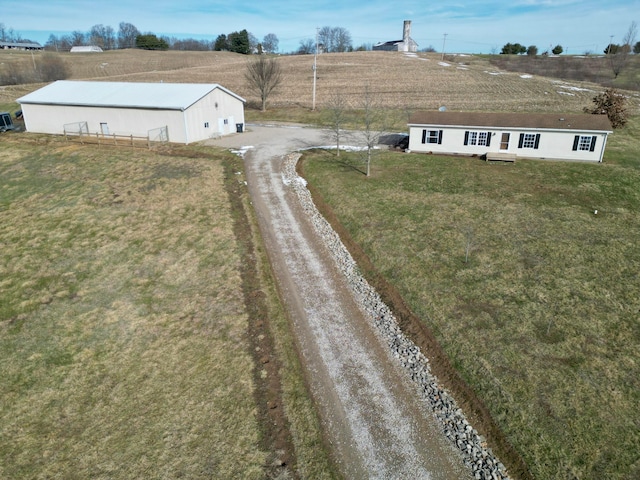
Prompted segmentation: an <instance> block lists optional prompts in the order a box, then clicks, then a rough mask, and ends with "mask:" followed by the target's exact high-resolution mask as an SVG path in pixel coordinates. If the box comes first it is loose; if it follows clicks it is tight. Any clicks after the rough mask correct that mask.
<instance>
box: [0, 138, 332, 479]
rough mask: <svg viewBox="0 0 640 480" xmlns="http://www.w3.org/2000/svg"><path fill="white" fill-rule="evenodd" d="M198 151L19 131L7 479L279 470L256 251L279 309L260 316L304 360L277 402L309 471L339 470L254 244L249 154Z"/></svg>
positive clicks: (3, 324)
mask: <svg viewBox="0 0 640 480" xmlns="http://www.w3.org/2000/svg"><path fill="white" fill-rule="evenodd" d="M194 148H195V149H189V148H186V149H184V148H183V150H181V152H182V153H184V155H182V154H181V152H178V153H175V152H174V153H173V154H172V155H160V154H158V153H156V152H149V151H146V150H132V149H129V148H113V147H111V148H104V147H103V148H99V147H95V146H84V147H83V146H79V145H70V144H65V143H64V140H60V139H59V138H56V137H45V136H24V134H12V135H8V136H6V137H4V138H3V148H2V155H0V379H2V380H1V381H0V478H7V479H17V478H78V479H80V478H82V479H86V478H109V479H112V478H123V479H124V478H127V479H129V478H145V479H146V478H221V479H222V478H224V479H229V478H243V479H244V478H265V476H266V475H269V472H272V471H273V470H272V465H270V464H269V463H268V462H270V461H271V458H272V457H270V454H273V453H274V452H273V450H274V446H273V445H265V443H264V439H263V436H262V433H261V432H263V431H265V430H268V427H265V425H263V424H261V422H262V421H263V420H261V418H260V415H258V413H257V412H258V411H259V410H260V408H266V407H265V406H260V407H259V406H258V405H257V404H256V402H257V401H258V398H257V397H256V395H255V391H256V378H261V377H262V376H263V375H264V372H263V371H256V364H255V361H254V359H253V357H252V355H253V354H252V350H254V348H253V344H252V343H251V341H250V339H249V338H248V322H249V317H250V315H254V314H250V313H248V310H247V304H246V297H245V295H244V294H243V291H244V289H245V288H246V285H245V286H243V279H242V273H241V272H242V271H246V259H244V258H243V255H248V256H249V257H250V258H253V261H256V260H255V258H254V254H253V253H252V252H250V251H245V250H247V248H252V247H251V244H254V245H255V248H256V252H257V255H258V256H260V257H261V259H260V260H258V261H257V265H258V271H259V272H258V274H259V276H260V279H253V280H252V284H251V285H250V288H261V285H262V288H264V293H265V294H266V295H263V296H262V297H261V298H264V299H265V300H264V305H266V306H265V307H264V308H266V309H267V310H262V311H260V310H259V309H256V307H255V305H254V306H252V309H253V310H254V311H257V312H258V314H259V315H261V317H260V324H262V323H265V321H266V319H267V318H268V317H267V315H269V316H271V321H270V322H266V325H269V324H270V323H271V324H273V325H272V328H273V329H274V330H273V332H274V333H273V334H274V335H277V342H276V349H277V354H278V355H279V356H280V357H287V360H286V361H285V363H284V364H283V365H282V366H281V372H280V374H281V375H282V376H283V385H282V389H283V398H284V402H285V405H279V406H278V408H284V409H286V412H287V415H288V422H289V424H290V428H291V431H292V435H293V437H294V440H293V442H294V444H295V445H296V452H295V455H296V456H297V459H296V460H297V467H296V468H297V470H298V471H300V472H306V473H307V474H308V475H309V476H310V477H311V476H313V477H314V478H331V475H332V473H331V468H330V466H329V465H328V460H327V457H326V452H325V451H324V446H323V444H322V441H321V437H320V432H319V425H318V422H317V418H316V417H315V414H314V411H313V406H312V404H311V402H310V400H309V398H308V396H307V393H306V389H305V386H304V382H303V381H302V379H301V372H300V367H299V364H298V363H297V359H296V358H295V349H294V347H293V343H292V339H291V337H290V336H289V334H288V332H287V321H286V317H285V316H284V314H283V312H282V307H281V306H280V304H279V301H278V297H277V294H276V292H275V290H274V287H273V284H272V283H271V282H272V280H271V279H270V273H269V270H268V269H267V268H266V265H267V263H266V258H265V256H264V252H263V251H262V252H261V250H260V249H261V246H260V245H261V243H260V241H259V238H257V237H256V238H254V239H253V240H251V237H249V241H248V242H247V241H246V240H247V235H249V236H250V235H251V229H252V228H253V227H250V225H248V224H251V223H253V221H252V220H251V214H248V216H244V215H245V214H242V213H239V211H238V206H239V208H240V209H242V208H243V207H242V205H243V203H244V204H245V207H244V208H250V205H249V203H248V197H247V195H246V188H244V184H243V183H242V181H241V180H242V178H243V177H242V176H241V175H240V173H241V171H242V161H241V160H240V159H239V158H238V157H236V156H233V155H231V154H228V153H221V152H217V153H216V152H212V150H211V149H209V150H207V151H206V152H202V151H198V150H197V147H194ZM229 172H232V173H229ZM229 182H231V183H232V184H233V182H235V183H236V184H237V185H238V187H236V188H235V190H237V191H238V193H237V195H238V198H236V199H235V200H234V201H233V202H232V201H230V200H231V199H230V195H236V193H234V192H235V190H233V189H232V190H229V187H228V186H225V185H227V184H228V183H229ZM243 192H244V193H243ZM234 204H235V205H236V207H233V205H234ZM234 208H235V210H234ZM245 223H246V224H247V225H244V224H245ZM234 225H236V226H238V225H241V226H243V228H245V234H244V237H243V239H242V242H239V239H238V237H237V235H238V233H237V231H238V230H237V227H234ZM247 228H248V230H247ZM254 232H255V229H254ZM247 245H249V246H247ZM249 257H247V258H249ZM242 265H244V268H241V266H242ZM260 265H261V266H260ZM245 281H246V279H245ZM260 282H263V283H262V284H260ZM254 296H255V292H254ZM267 328H269V327H267ZM276 332H279V333H276ZM266 334H267V335H268V330H267V331H266ZM261 338H262V337H261ZM274 361H275V358H274ZM265 405H266V401H265Z"/></svg>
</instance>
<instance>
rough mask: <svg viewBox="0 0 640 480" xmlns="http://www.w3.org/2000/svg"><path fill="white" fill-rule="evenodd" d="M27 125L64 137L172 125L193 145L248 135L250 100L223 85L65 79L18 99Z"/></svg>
mask: <svg viewBox="0 0 640 480" xmlns="http://www.w3.org/2000/svg"><path fill="white" fill-rule="evenodd" d="M18 103H20V105H21V107H22V113H23V116H24V121H25V127H26V129H27V131H29V132H33V133H48V134H54V135H62V134H64V133H65V131H64V126H65V125H68V124H74V123H75V124H80V123H84V122H86V125H87V127H88V130H89V134H90V135H91V134H96V133H97V134H102V135H133V136H136V137H146V136H147V135H148V132H149V131H151V130H154V129H158V128H162V127H167V129H168V136H169V141H170V142H173V143H184V144H189V143H193V142H199V141H201V140H206V139H208V138H215V137H218V136H221V135H228V134H230V133H236V132H242V131H244V123H245V120H244V104H245V100H244V99H243V98H242V97H240V96H239V95H236V94H235V93H233V92H232V91H230V90H228V89H226V88H224V87H222V86H221V85H218V84H215V83H214V84H202V83H132V82H89V81H66V80H60V81H57V82H54V83H51V84H49V85H47V86H46V87H43V88H41V89H39V90H36V91H35V92H32V93H30V94H28V95H25V96H24V97H21V98H19V99H18Z"/></svg>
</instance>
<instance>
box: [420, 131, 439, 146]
mask: <svg viewBox="0 0 640 480" xmlns="http://www.w3.org/2000/svg"><path fill="white" fill-rule="evenodd" d="M422 143H438V144H442V130H422Z"/></svg>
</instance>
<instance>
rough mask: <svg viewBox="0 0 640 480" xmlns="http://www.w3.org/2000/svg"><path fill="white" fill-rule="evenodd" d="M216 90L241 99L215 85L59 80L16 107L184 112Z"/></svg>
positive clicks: (21, 100)
mask: <svg viewBox="0 0 640 480" xmlns="http://www.w3.org/2000/svg"><path fill="white" fill-rule="evenodd" d="M216 88H219V89H220V90H222V91H224V92H226V93H228V94H229V95H231V96H233V97H235V98H237V99H238V100H240V101H242V102H243V103H244V102H245V100H244V98H242V97H240V96H238V95H236V94H235V93H233V92H232V91H230V90H227V89H226V88H224V87H222V86H221V85H218V84H217V83H132V82H83V81H69V80H59V81H57V82H54V83H51V84H49V85H47V86H46V87H43V88H41V89H39V90H36V91H35V92H32V93H29V94H28V95H25V96H24V97H21V98H19V99H18V103H20V104H23V103H27V104H41V105H68V106H83V107H119V108H145V109H158V110H186V109H187V108H189V107H190V106H191V105H193V104H194V103H196V102H197V101H198V100H200V99H201V98H203V97H205V96H206V95H208V94H209V93H210V92H212V91H213V90H215V89H216Z"/></svg>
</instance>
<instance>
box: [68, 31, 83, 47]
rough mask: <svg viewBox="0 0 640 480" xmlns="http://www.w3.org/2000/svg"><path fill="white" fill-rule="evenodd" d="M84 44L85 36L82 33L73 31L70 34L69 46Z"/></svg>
mask: <svg viewBox="0 0 640 480" xmlns="http://www.w3.org/2000/svg"><path fill="white" fill-rule="evenodd" d="M84 42H85V34H84V32H81V31H79V30H74V31H73V32H71V45H72V46H74V47H75V46H78V45H84Z"/></svg>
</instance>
